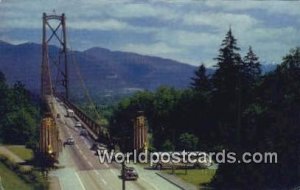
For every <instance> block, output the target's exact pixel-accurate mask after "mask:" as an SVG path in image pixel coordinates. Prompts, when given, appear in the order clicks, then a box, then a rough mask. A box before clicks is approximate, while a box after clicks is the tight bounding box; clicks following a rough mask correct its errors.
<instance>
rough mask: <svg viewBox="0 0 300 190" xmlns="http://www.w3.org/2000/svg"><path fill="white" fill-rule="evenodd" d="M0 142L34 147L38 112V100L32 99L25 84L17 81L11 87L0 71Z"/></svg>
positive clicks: (36, 139) (36, 138)
mask: <svg viewBox="0 0 300 190" xmlns="http://www.w3.org/2000/svg"><path fill="white" fill-rule="evenodd" d="M0 115H1V117H0V143H3V144H16V145H19V144H26V145H27V146H28V147H30V148H35V147H36V145H37V142H38V138H39V137H38V135H39V132H38V129H39V128H38V126H39V123H40V113H39V105H38V101H33V99H32V96H31V94H30V92H29V91H27V90H26V89H25V86H24V85H23V84H22V83H20V82H17V83H16V84H14V85H13V86H12V87H10V86H8V84H7V83H6V79H5V76H4V74H3V73H2V72H0Z"/></svg>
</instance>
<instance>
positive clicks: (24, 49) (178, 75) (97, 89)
mask: <svg viewBox="0 0 300 190" xmlns="http://www.w3.org/2000/svg"><path fill="white" fill-rule="evenodd" d="M49 51H50V52H57V51H58V48H57V47H55V46H52V47H51V48H50V50H49ZM53 55H54V54H52V53H50V57H54V56H53ZM69 60H70V61H69V65H70V66H69V68H70V81H71V83H70V86H71V91H72V92H73V94H81V93H79V92H81V91H82V90H81V85H80V77H79V76H81V78H83V79H84V81H85V84H86V86H87V88H88V89H89V91H90V92H91V93H92V94H99V93H108V94H111V93H115V92H118V93H126V92H131V91H136V90H140V89H143V90H153V89H155V88H157V87H159V86H161V85H168V86H173V87H175V88H184V87H187V86H188V85H189V83H190V77H192V75H193V72H194V70H195V69H196V68H195V67H193V66H191V65H188V64H184V63H180V62H177V61H174V60H170V59H163V58H160V57H153V56H145V55H139V54H135V53H128V52H120V51H110V50H108V49H104V48H99V47H95V48H91V49H88V50H86V51H82V52H80V51H73V52H70V53H69ZM40 67H41V45H39V44H34V43H25V44H20V45H12V44H9V43H6V42H3V41H1V42H0V70H1V71H2V72H4V73H5V75H6V77H7V80H8V82H9V83H14V82H15V81H18V80H19V81H22V82H23V83H25V85H26V86H27V88H29V89H30V90H31V91H33V92H35V93H38V92H39V89H40ZM52 70H53V69H52ZM78 89H79V90H78Z"/></svg>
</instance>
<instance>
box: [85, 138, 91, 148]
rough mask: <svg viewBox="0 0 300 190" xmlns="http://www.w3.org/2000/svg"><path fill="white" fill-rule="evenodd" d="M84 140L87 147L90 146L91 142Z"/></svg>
mask: <svg viewBox="0 0 300 190" xmlns="http://www.w3.org/2000/svg"><path fill="white" fill-rule="evenodd" d="M83 141H84V143H85V144H86V146H87V147H90V144H89V143H88V142H87V141H86V140H85V139H84V140H83Z"/></svg>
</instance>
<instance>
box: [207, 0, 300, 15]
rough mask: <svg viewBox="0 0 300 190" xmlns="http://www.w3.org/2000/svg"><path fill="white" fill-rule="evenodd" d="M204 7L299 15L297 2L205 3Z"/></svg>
mask: <svg viewBox="0 0 300 190" xmlns="http://www.w3.org/2000/svg"><path fill="white" fill-rule="evenodd" d="M205 5H206V6H208V7H213V8H220V9H222V10H225V11H241V10H242V11H245V10H264V11H265V12H267V13H269V14H286V15H300V11H299V7H300V2H299V1H276V2H274V1H273V2H272V1H241V2H237V1H205Z"/></svg>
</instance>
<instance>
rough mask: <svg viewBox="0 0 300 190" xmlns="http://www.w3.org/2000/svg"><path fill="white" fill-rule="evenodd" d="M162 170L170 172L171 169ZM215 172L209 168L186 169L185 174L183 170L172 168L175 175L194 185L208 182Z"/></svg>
mask: <svg viewBox="0 0 300 190" xmlns="http://www.w3.org/2000/svg"><path fill="white" fill-rule="evenodd" d="M164 172H166V173H168V174H171V173H172V170H165V171H164ZM215 173H216V170H211V169H200V170H197V169H194V170H187V174H185V170H174V174H175V175H176V176H177V177H179V178H181V179H183V180H184V181H186V182H188V183H191V184H194V185H196V186H199V185H205V184H207V183H209V182H210V181H211V180H212V178H213V176H214V175H215Z"/></svg>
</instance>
